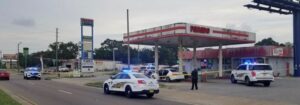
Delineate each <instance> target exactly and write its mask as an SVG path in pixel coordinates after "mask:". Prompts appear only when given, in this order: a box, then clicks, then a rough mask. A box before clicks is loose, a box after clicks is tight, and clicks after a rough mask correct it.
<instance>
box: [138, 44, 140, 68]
mask: <svg viewBox="0 0 300 105" xmlns="http://www.w3.org/2000/svg"><path fill="white" fill-rule="evenodd" d="M140 61H141V60H140V45H138V64H140Z"/></svg>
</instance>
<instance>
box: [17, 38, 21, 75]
mask: <svg viewBox="0 0 300 105" xmlns="http://www.w3.org/2000/svg"><path fill="white" fill-rule="evenodd" d="M21 44H22V42H19V43H18V54H17V68H18V72H20V66H19V65H20V61H19V60H20V56H19V55H20V45H21Z"/></svg>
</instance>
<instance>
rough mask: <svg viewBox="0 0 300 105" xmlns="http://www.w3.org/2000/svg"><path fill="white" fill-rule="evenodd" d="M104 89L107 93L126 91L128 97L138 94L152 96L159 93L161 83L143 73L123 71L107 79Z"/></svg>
mask: <svg viewBox="0 0 300 105" xmlns="http://www.w3.org/2000/svg"><path fill="white" fill-rule="evenodd" d="M103 89H104V93H105V94H110V93H111V92H124V93H125V95H126V96H127V97H128V98H131V97H133V96H134V95H138V94H146V95H147V97H148V98H152V97H153V96H154V94H158V93H159V84H158V82H157V80H155V79H151V78H148V77H147V76H145V75H144V74H142V73H135V72H121V73H118V74H116V75H114V76H112V77H111V78H110V79H108V80H106V81H105V82H104V83H103Z"/></svg>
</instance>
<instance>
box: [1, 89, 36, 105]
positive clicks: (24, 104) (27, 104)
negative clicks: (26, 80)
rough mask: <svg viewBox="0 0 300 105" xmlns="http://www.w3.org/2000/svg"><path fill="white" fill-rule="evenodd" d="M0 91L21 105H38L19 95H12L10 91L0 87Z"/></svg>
mask: <svg viewBox="0 0 300 105" xmlns="http://www.w3.org/2000/svg"><path fill="white" fill-rule="evenodd" d="M0 89H1V90H3V91H4V92H5V93H6V94H8V95H9V96H10V97H11V98H12V99H14V100H16V101H17V102H19V103H20V104H21V105H38V104H36V103H35V102H33V101H31V100H30V99H28V98H26V97H23V96H21V95H17V94H14V93H13V92H11V91H10V90H8V89H6V88H4V87H2V86H0Z"/></svg>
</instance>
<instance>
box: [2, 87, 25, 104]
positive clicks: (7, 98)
mask: <svg viewBox="0 0 300 105" xmlns="http://www.w3.org/2000/svg"><path fill="white" fill-rule="evenodd" d="M0 105H21V104H20V103H18V102H17V101H15V100H14V99H12V98H11V97H10V96H9V95H7V94H6V93H4V92H3V91H2V90H0Z"/></svg>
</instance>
